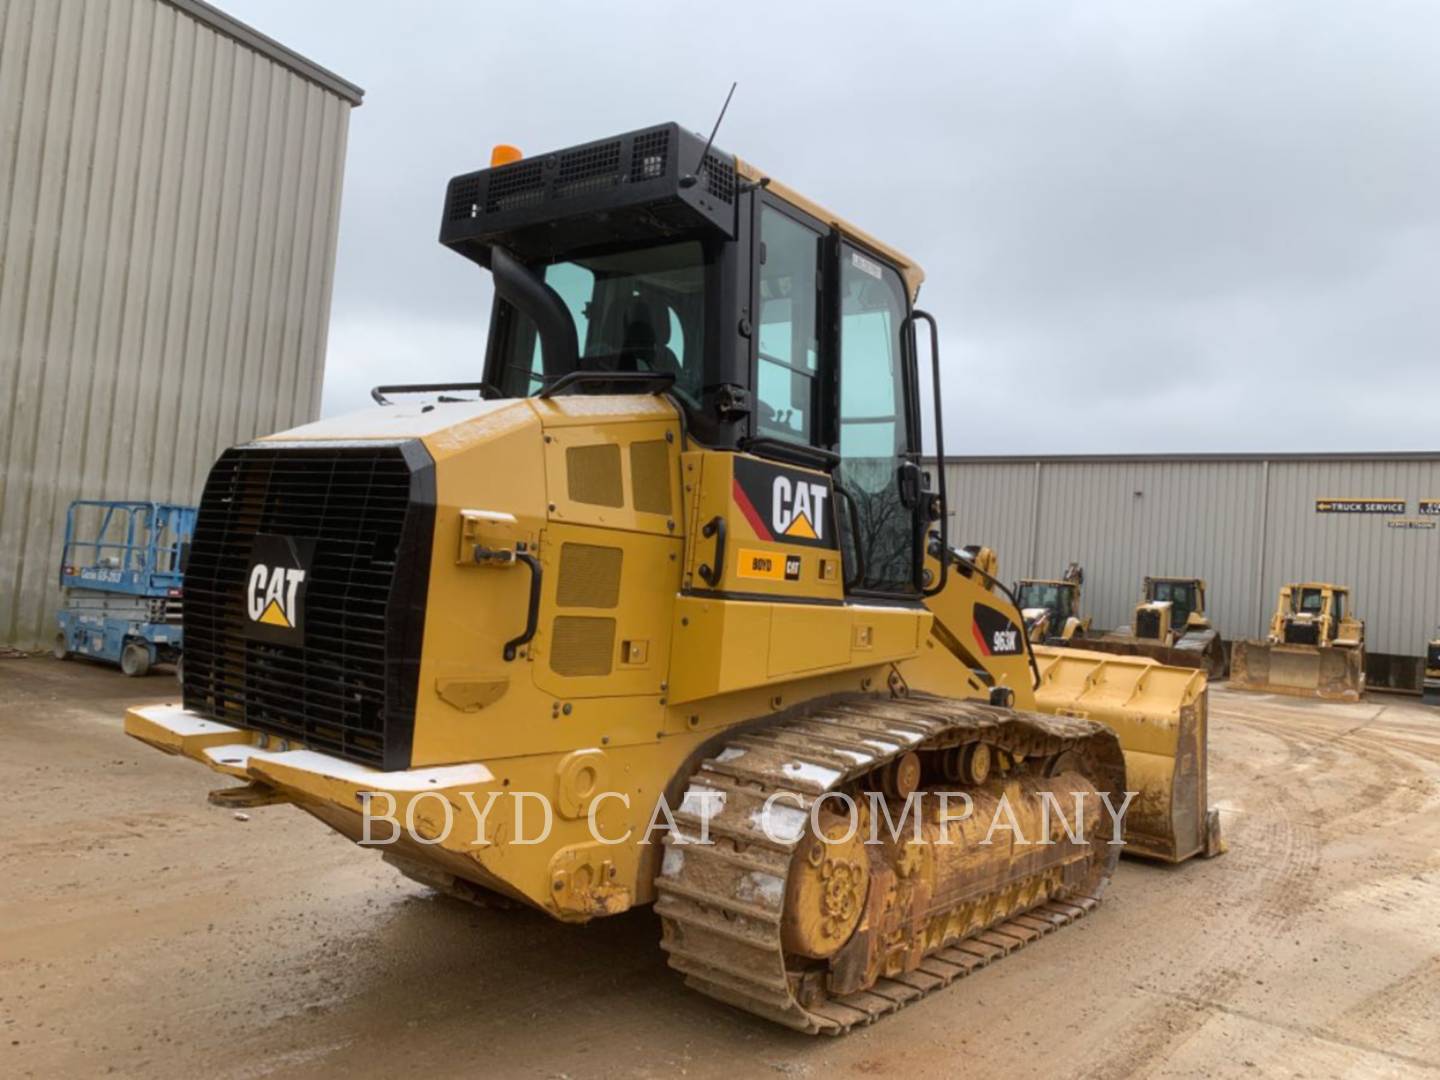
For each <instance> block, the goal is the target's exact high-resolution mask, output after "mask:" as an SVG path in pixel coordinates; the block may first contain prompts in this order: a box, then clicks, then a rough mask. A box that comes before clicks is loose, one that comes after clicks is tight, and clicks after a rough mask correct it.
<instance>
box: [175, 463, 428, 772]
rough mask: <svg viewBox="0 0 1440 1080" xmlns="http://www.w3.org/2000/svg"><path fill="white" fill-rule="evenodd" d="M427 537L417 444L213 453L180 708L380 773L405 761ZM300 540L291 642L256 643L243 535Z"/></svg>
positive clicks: (197, 545) (191, 582) (192, 572)
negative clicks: (305, 555) (309, 548)
mask: <svg viewBox="0 0 1440 1080" xmlns="http://www.w3.org/2000/svg"><path fill="white" fill-rule="evenodd" d="M433 530H434V465H433V463H432V462H431V460H430V456H429V454H428V453H426V451H425V449H424V447H423V446H421V445H420V443H419V442H415V441H410V442H404V443H382V444H365V443H347V444H336V443H315V444H309V445H307V444H301V443H290V444H283V445H266V444H264V443H259V444H252V445H250V446H242V447H236V448H234V449H231V450H227V451H226V452H225V454H224V455H222V456H221V458H220V460H219V461H218V462H217V463H216V464H215V467H214V468H213V469H212V470H211V472H210V476H209V479H208V480H207V481H206V484H205V493H204V495H203V496H202V498H201V501H200V514H199V519H198V521H197V523H196V529H195V540H194V543H193V545H192V547H191V551H190V562H189V565H188V567H187V568H186V574H185V686H184V700H185V705H186V707H187V708H189V709H193V710H195V711H197V712H199V713H201V714H203V715H206V716H209V717H212V718H214V719H216V720H219V721H222V722H225V723H232V724H237V725H240V726H243V727H247V728H252V729H255V730H259V731H264V732H267V733H270V734H272V735H278V736H281V737H284V738H288V739H293V740H297V741H299V742H302V743H304V744H305V745H306V746H308V747H310V748H311V749H314V750H319V751H322V752H324V753H329V754H334V755H336V756H338V757H341V758H344V759H346V760H348V761H355V762H359V763H362V764H365V765H374V766H378V767H381V768H385V769H403V768H406V767H408V766H409V764H410V747H411V742H412V737H413V733H414V723H415V696H416V687H417V683H418V679H419V659H420V638H421V633H422V631H423V624H424V610H425V591H426V586H427V584H428V580H429V566H430V547H431V539H432V537H433ZM261 534H263V535H267V536H283V537H288V538H290V539H291V540H293V541H299V542H305V541H311V542H313V544H314V549H313V556H312V557H311V563H310V566H309V567H308V571H307V573H308V578H307V581H306V586H305V594H304V597H305V598H304V621H303V628H304V637H303V641H298V642H296V643H294V644H284V645H282V644H275V643H273V642H270V641H262V640H255V639H254V634H253V633H252V632H250V628H251V626H252V625H253V624H251V623H250V621H249V618H248V615H247V611H246V603H247V591H248V577H249V573H250V568H251V554H252V548H253V546H254V543H255V538H256V536H257V535H261Z"/></svg>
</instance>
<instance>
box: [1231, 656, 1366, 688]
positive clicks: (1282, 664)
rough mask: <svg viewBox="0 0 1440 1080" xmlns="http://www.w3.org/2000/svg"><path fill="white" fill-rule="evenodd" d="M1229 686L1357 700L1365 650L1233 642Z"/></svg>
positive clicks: (1363, 668)
mask: <svg viewBox="0 0 1440 1080" xmlns="http://www.w3.org/2000/svg"><path fill="white" fill-rule="evenodd" d="M1230 685H1231V686H1235V687H1238V688H1240V689H1241V690H1256V691H1259V692H1261V693H1267V694H1290V695H1292V696H1294V697H1318V698H1324V699H1325V700H1327V701H1359V700H1360V695H1361V693H1363V692H1364V690H1365V650H1364V649H1343V648H1335V647H1329V648H1321V647H1319V646H1315V645H1270V644H1268V643H1266V642H1263V641H1237V642H1236V643H1235V647H1234V649H1233V650H1232V652H1231V656H1230Z"/></svg>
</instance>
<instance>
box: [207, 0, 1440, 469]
mask: <svg viewBox="0 0 1440 1080" xmlns="http://www.w3.org/2000/svg"><path fill="white" fill-rule="evenodd" d="M219 2H220V6H222V7H223V8H224V9H225V10H226V11H228V12H229V13H230V14H232V15H234V16H236V17H237V18H239V19H241V20H243V21H245V22H248V23H250V24H251V25H252V26H254V27H256V28H257V29H260V30H261V31H263V32H264V33H266V34H269V35H270V36H272V37H274V38H276V39H278V40H280V41H282V42H284V43H285V44H286V45H288V46H290V47H291V48H293V49H295V50H296V51H298V52H300V53H302V54H304V55H305V56H307V57H309V58H310V59H312V60H314V61H315V62H317V63H319V64H321V65H323V66H325V67H328V68H330V69H331V70H333V71H335V72H337V73H339V74H340V75H342V76H344V77H345V78H347V79H349V80H351V81H352V82H355V83H358V84H359V85H360V86H362V87H364V88H365V91H366V94H365V102H364V104H363V106H361V107H360V108H359V109H356V110H355V111H354V112H353V113H352V115H351V120H350V137H349V156H348V160H347V164H346V172H345V190H344V203H343V209H342V214H341V223H340V242H339V252H338V262H337V267H336V278H335V294H334V300H333V307H332V324H331V329H330V338H329V352H328V358H327V366H326V374H325V392H324V402H323V410H324V413H325V414H326V415H334V414H336V413H339V412H344V411H347V410H350V409H354V408H359V407H362V406H364V405H366V404H368V401H369V399H368V389H369V387H370V386H372V385H374V384H376V383H381V382H387V381H389V382H418V381H441V380H465V379H478V378H479V377H480V367H481V364H482V361H483V354H484V347H485V333H486V327H487V321H488V312H489V304H490V287H489V281H488V276H487V275H486V274H485V272H484V271H482V270H480V269H479V268H477V267H475V266H474V265H472V264H470V263H469V262H467V261H466V260H464V259H462V258H461V257H460V256H457V255H455V254H453V253H451V252H449V251H447V250H445V249H444V248H442V247H441V246H440V245H439V243H438V242H437V240H436V236H437V233H438V230H439V221H440V209H441V202H442V199H443V196H444V192H445V185H446V182H447V181H448V180H449V178H450V177H451V176H453V175H456V174H458V173H462V172H469V171H471V170H473V169H477V168H483V167H485V166H487V165H488V164H489V155H490V148H491V147H492V146H493V145H494V144H496V143H500V142H505V143H513V144H515V145H518V146H519V147H521V148H522V149H523V150H525V151H527V152H534V153H538V152H544V151H549V150H555V149H560V148H563V147H566V146H570V145H574V144H576V143H580V142H585V141H589V140H592V139H596V138H603V137H605V136H608V135H612V134H618V133H620V132H623V131H630V130H633V129H635V128H638V127H644V126H647V125H650V124H655V123H661V122H664V121H668V120H676V121H678V122H680V123H681V124H682V125H683V126H685V127H688V128H690V129H692V130H700V131H703V132H705V133H708V131H709V128H710V126H711V124H712V123H713V121H714V118H715V115H716V113H717V111H718V109H719V107H720V104H721V102H722V101H723V99H724V96H725V93H726V91H727V90H728V89H729V86H730V83H731V82H732V81H738V82H739V89H738V90H737V91H736V94H735V99H734V101H733V103H732V104H731V106H730V110H729V112H728V114H727V116H726V118H725V122H724V125H723V127H722V128H721V130H720V134H719V136H718V138H717V139H716V144H717V145H718V146H720V147H722V148H723V149H725V150H728V151H730V152H732V153H736V154H739V155H740V156H741V157H744V158H746V159H747V160H749V161H753V162H755V163H756V164H757V165H758V166H760V167H761V168H763V169H764V170H766V171H767V172H769V173H771V174H772V175H774V176H775V177H777V178H778V179H781V180H783V181H784V182H785V183H786V184H788V185H789V186H791V187H794V188H797V189H799V190H800V191H803V192H805V193H806V194H807V195H808V196H809V197H811V198H812V199H814V200H816V201H817V202H820V203H822V204H823V205H826V206H828V207H830V208H831V209H832V210H834V211H835V212H837V213H839V214H840V215H841V216H843V217H845V218H848V219H849V220H851V221H853V222H855V223H856V224H857V225H859V226H860V227H862V228H864V229H866V230H867V231H869V232H871V233H872V234H874V235H876V236H879V237H880V238H882V239H884V240H885V241H887V242H888V243H891V244H893V245H894V246H896V247H898V248H900V249H901V250H903V251H905V252H907V253H908V254H909V255H911V256H912V257H913V258H915V259H916V260H917V261H918V262H919V263H920V264H921V265H922V266H924V267H925V270H926V274H927V281H926V284H925V286H924V288H923V289H922V291H921V297H920V306H921V307H923V308H925V309H927V310H929V311H930V312H932V313H933V314H934V315H935V317H936V318H937V319H938V320H939V323H940V327H941V352H942V356H943V362H944V372H945V375H944V391H943V396H944V401H945V416H946V426H945V431H946V449H947V451H949V452H950V453H957V454H1000V453H1148V452H1224V451H1318V450H1420V449H1434V448H1436V441H1437V440H1436V426H1437V425H1436V416H1437V415H1440V414H1437V410H1436V408H1435V404H1436V398H1435V393H1436V391H1435V383H1434V372H1435V370H1436V362H1437V352H1440V297H1437V288H1436V286H1437V283H1440V113H1437V111H1436V103H1437V102H1440V63H1436V61H1435V43H1436V42H1437V41H1440V5H1437V4H1434V3H1431V2H1429V0H1409V2H1407V0H1352V2H1339V0H1269V2H1267V3H1263V4H1260V3H1253V2H1248V0H1165V2H1164V3H1153V2H1144V0H1132V2H1129V3H1116V2H1110V0H1085V2H1083V3H1074V2H1071V3H1062V2H1039V0H997V2H982V0H972V2H968V3H964V4H939V3H934V4H918V3H916V4H880V3H876V2H875V0H868V2H864V3H851V2H848V0H829V2H826V3H823V4H805V3H774V2H772V3H766V4H758V3H750V2H748V0H731V2H729V3H727V4H725V5H703V6H700V5H696V6H691V5H678V4H675V5H668V4H662V3H655V2H654V0H651V2H648V3H630V2H627V0H606V2H605V3H596V2H593V0H592V2H588V3H570V2H566V0H548V2H545V3H539V2H533V0H531V2H524V0H521V2H515V3H510V4H505V3H500V2H495V0H487V2H483V3H482V2H478V0H477V2H468V3H467V2H461V0H413V2H409V3H403V4H401V3H394V2H393V0H305V2H303V3H296V2H295V0H219Z"/></svg>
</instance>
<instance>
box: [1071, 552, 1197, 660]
mask: <svg viewBox="0 0 1440 1080" xmlns="http://www.w3.org/2000/svg"><path fill="white" fill-rule="evenodd" d="M1142 588H1143V593H1142V596H1141V599H1140V602H1139V603H1138V604H1136V605H1135V615H1134V618H1133V619H1132V621H1131V622H1130V624H1129V625H1128V626H1121V627H1118V628H1117V629H1115V630H1114V631H1112V632H1111V633H1108V634H1103V635H1101V636H1100V637H1099V638H1094V639H1087V640H1086V641H1085V644H1084V647H1085V648H1087V649H1094V650H1096V651H1099V652H1113V653H1117V654H1119V655H1122V656H1148V657H1151V658H1152V659H1155V660H1159V661H1160V662H1161V663H1162V664H1173V665H1174V666H1176V667H1192V668H1201V669H1203V670H1204V672H1205V674H1206V675H1208V676H1209V677H1210V678H1212V679H1220V678H1223V677H1224V675H1225V644H1224V642H1222V641H1221V640H1220V634H1219V633H1218V632H1217V631H1216V630H1215V628H1214V627H1213V626H1212V625H1211V624H1210V619H1209V617H1208V616H1207V615H1206V614H1205V582H1204V581H1202V580H1201V579H1200V578H1173V577H1147V578H1146V579H1145V582H1144V585H1143V587H1142Z"/></svg>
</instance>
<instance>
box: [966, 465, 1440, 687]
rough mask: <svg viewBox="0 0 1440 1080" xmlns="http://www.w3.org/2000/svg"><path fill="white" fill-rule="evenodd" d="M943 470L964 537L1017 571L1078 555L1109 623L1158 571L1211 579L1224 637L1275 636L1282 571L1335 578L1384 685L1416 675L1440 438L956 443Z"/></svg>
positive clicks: (1094, 606)
mask: <svg viewBox="0 0 1440 1080" xmlns="http://www.w3.org/2000/svg"><path fill="white" fill-rule="evenodd" d="M945 475H946V485H947V496H948V498H949V503H950V534H951V537H952V538H953V539H954V541H955V542H956V543H957V544H967V543H978V544H984V545H986V546H987V547H990V548H993V549H994V550H995V552H996V553H997V555H998V556H999V559H1000V573H1001V577H1002V579H1003V580H1005V581H1006V582H1007V583H1008V582H1010V581H1013V580H1015V579H1016V578H1021V577H1058V576H1059V575H1060V574H1061V573H1062V572H1063V571H1064V569H1065V566H1066V564H1067V563H1069V562H1070V561H1071V560H1074V561H1076V562H1079V563H1080V564H1081V565H1082V566H1083V567H1084V569H1085V586H1084V604H1085V606H1086V608H1087V609H1088V611H1089V612H1090V613H1091V614H1092V615H1093V616H1094V620H1095V628H1096V629H1112V628H1114V627H1116V626H1118V625H1120V624H1122V623H1126V622H1129V621H1130V615H1131V612H1132V610H1133V608H1134V604H1135V602H1136V600H1137V599H1138V598H1139V595H1140V587H1141V579H1142V578H1144V577H1145V575H1147V574H1150V575H1155V576H1160V575H1167V574H1168V575H1176V576H1194V577H1202V578H1204V579H1205V580H1206V582H1207V583H1208V585H1209V595H1208V597H1207V606H1208V607H1209V608H1210V609H1211V610H1210V612H1209V614H1210V615H1211V617H1212V619H1213V620H1214V621H1215V624H1216V626H1217V627H1218V629H1219V630H1220V632H1221V634H1222V635H1223V636H1224V637H1225V638H1226V640H1234V639H1236V638H1240V637H1255V636H1259V635H1262V634H1263V633H1264V631H1265V630H1266V628H1267V627H1268V624H1269V617H1270V612H1271V611H1272V609H1273V608H1274V605H1275V596H1276V593H1277V591H1278V590H1279V588H1280V586H1281V585H1282V584H1284V583H1286V582H1291V581H1305V580H1321V581H1333V582H1335V583H1337V584H1342V585H1349V586H1351V588H1352V590H1353V592H1352V594H1351V600H1352V607H1353V609H1354V611H1355V612H1356V613H1357V614H1358V615H1359V616H1360V617H1361V618H1363V619H1364V620H1365V632H1366V641H1367V649H1368V651H1369V653H1370V655H1371V663H1370V676H1371V679H1370V681H1371V684H1372V685H1383V684H1387V683H1394V684H1395V685H1400V686H1407V687H1408V686H1410V685H1412V680H1415V681H1414V683H1413V685H1415V686H1418V658H1419V657H1421V656H1423V654H1424V651H1425V643H1426V641H1427V640H1428V639H1429V638H1430V637H1431V635H1432V632H1433V631H1434V629H1435V627H1436V624H1437V622H1440V528H1437V525H1440V453H1408V454H1399V453H1390V454H1379V453H1377V454H1271V455H1257V454H1202V455H1148V456H1136V457H1129V456H1104V455H1102V456H1080V457H954V458H947V463H946V469H945ZM1393 658H1406V659H1404V660H1399V659H1393ZM1409 658H1415V662H1411V660H1410V659H1409Z"/></svg>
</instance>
